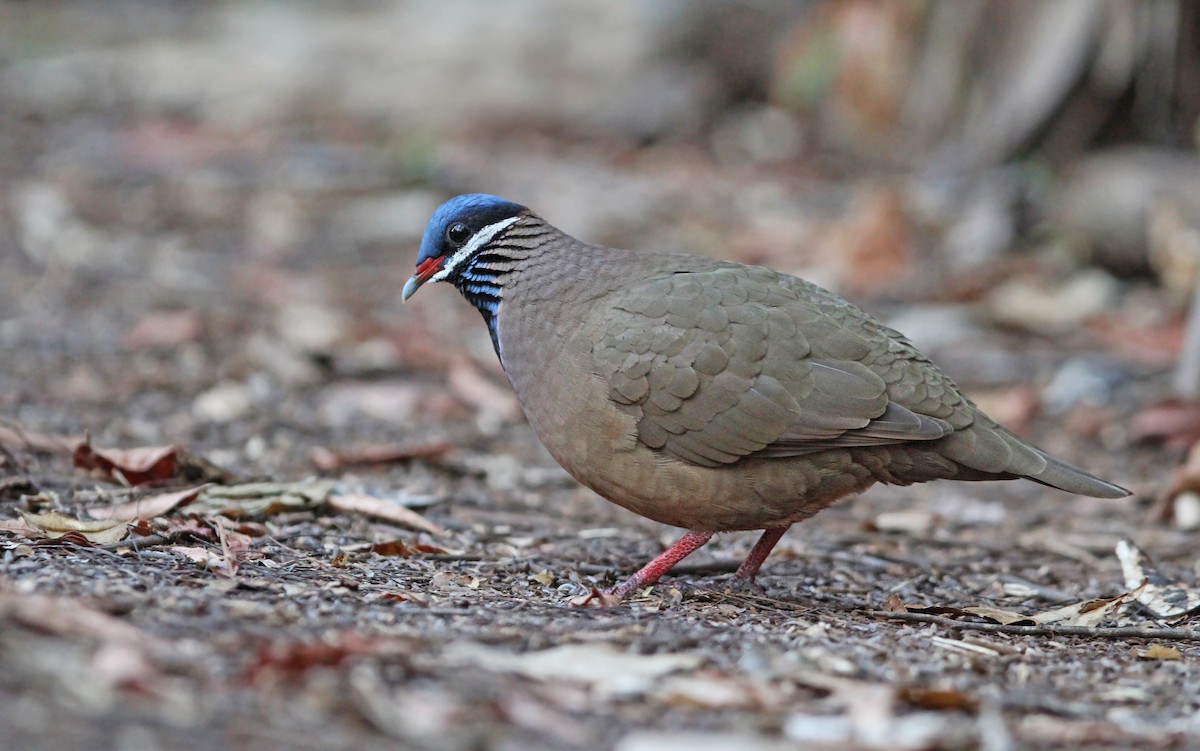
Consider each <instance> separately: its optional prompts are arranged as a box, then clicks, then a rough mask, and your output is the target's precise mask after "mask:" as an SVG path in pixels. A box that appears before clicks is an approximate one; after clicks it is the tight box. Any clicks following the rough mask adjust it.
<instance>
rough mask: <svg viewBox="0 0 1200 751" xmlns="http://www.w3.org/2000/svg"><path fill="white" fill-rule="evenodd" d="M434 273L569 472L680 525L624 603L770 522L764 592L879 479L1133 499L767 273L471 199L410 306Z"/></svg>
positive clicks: (859, 321)
mask: <svg viewBox="0 0 1200 751" xmlns="http://www.w3.org/2000/svg"><path fill="white" fill-rule="evenodd" d="M429 282H449V283H450V284H452V285H454V286H455V287H456V288H457V289H458V291H459V292H460V293H461V294H462V296H463V297H464V298H466V300H467V301H468V302H469V303H470V304H471V305H473V306H474V307H475V308H476V309H477V310H478V311H479V312H480V313H481V314H482V316H483V320H484V322H485V323H486V325H487V329H488V332H489V334H490V335H491V340H492V345H493V347H494V348H495V351H496V355H497V356H498V357H499V359H500V364H501V367H502V368H503V370H504V373H505V375H506V376H507V377H508V380H509V382H510V383H511V385H512V388H513V390H514V391H515V392H516V396H517V399H518V401H519V402H520V404H521V407H522V409H523V411H524V413H525V415H526V417H527V418H528V421H529V424H530V425H531V426H532V428H533V430H534V432H535V433H536V435H537V437H538V439H539V440H540V441H541V442H542V444H543V445H545V447H546V449H547V450H548V451H549V453H550V454H551V456H553V457H554V459H555V460H556V461H557V462H558V463H559V464H560V465H562V467H563V468H564V469H565V470H566V471H567V472H568V473H569V474H570V475H571V476H572V477H574V478H575V479H576V480H578V481H579V482H580V483H582V484H583V485H585V486H587V487H589V488H591V489H592V490H594V491H595V492H596V493H598V494H599V495H601V496H603V497H604V498H606V499H608V500H609V501H612V502H614V503H616V504H617V505H619V506H622V507H624V508H626V509H628V510H629V511H632V512H634V513H636V514H640V515H641V516H644V517H647V518H649V519H653V520H654V521H657V522H661V523H663V524H667V525H671V526H674V527H678V528H681V529H683V530H685V533H684V534H683V535H682V537H680V538H679V540H678V541H677V542H675V543H674V544H673V545H671V546H670V547H668V548H667V549H666V550H665V551H664V552H662V553H661V554H660V555H658V556H657V557H655V558H654V559H653V560H651V561H650V562H649V563H648V564H646V565H645V566H644V567H642V568H641V569H639V570H638V571H636V572H635V573H633V574H632V575H630V576H629V577H628V578H626V579H625V580H624V581H623V582H622V583H620V584H618V585H617V586H615V587H613V588H611V589H609V590H607V591H605V592H603V593H602V594H604V595H605V596H606V597H607V598H608V599H609V600H610V601H611V602H613V603H615V602H619V601H620V599H621V598H624V597H625V596H627V595H629V594H630V593H632V592H635V591H642V590H643V589H644V588H646V587H649V586H651V585H653V584H654V583H655V582H657V581H658V580H659V578H660V577H661V576H663V575H664V574H665V573H666V572H667V571H669V570H670V569H671V568H672V567H673V566H675V564H677V563H679V561H681V560H683V559H684V558H685V557H686V556H688V555H689V554H691V553H693V552H694V551H696V550H698V549H699V548H700V547H702V546H703V545H704V544H705V543H707V542H708V541H709V540H710V539H711V538H712V537H713V536H714V535H715V534H717V533H720V532H731V531H756V530H761V535H760V537H759V538H758V541H757V542H756V543H755V544H754V546H753V548H752V549H751V551H750V553H749V555H748V556H747V557H746V559H745V560H744V561H743V562H742V563H741V565H740V566H739V567H738V568H737V570H736V572H735V573H734V575H733V577H732V578H731V579H730V581H729V586H730V587H733V588H742V587H747V586H751V587H752V586H754V581H755V577H756V575H757V574H758V571H759V569H760V567H761V566H762V564H763V562H764V561H765V560H766V558H767V556H768V555H769V554H770V553H771V550H772V549H773V548H774V547H775V545H776V543H778V542H779V540H780V538H781V537H783V535H784V533H785V532H786V531H787V530H788V528H789V527H791V526H792V525H793V524H795V523H797V522H799V521H802V520H804V519H807V518H808V517H810V516H813V515H814V514H816V513H817V512H818V511H820V510H822V509H824V508H826V507H828V506H830V505H831V504H833V503H834V502H836V501H838V500H840V499H842V498H845V497H847V496H851V495H854V494H857V493H860V492H862V491H864V490H866V489H867V488H868V487H870V486H872V485H874V484H876V483H881V484H887V485H910V484H913V483H921V482H927V481H932V480H966V481H980V480H1010V479H1017V478H1025V479H1028V480H1032V481H1034V482H1037V483H1041V484H1042V485H1046V486H1049V487H1051V488H1057V489H1059V490H1063V491H1066V492H1068V493H1076V494H1080V495H1086V496H1092V497H1095V498H1120V497H1124V496H1127V495H1129V491H1128V490H1126V489H1125V488H1122V487H1120V486H1118V485H1115V484H1113V483H1110V482H1107V481H1105V480H1102V479H1100V478H1099V477H1096V476H1095V475H1092V474H1089V473H1088V472H1085V471H1083V470H1082V469H1079V468H1077V467H1074V466H1072V465H1070V464H1067V463H1066V462H1064V461H1061V460H1059V459H1056V458H1054V457H1052V456H1050V455H1049V454H1047V453H1046V452H1044V451H1042V450H1041V449H1038V448H1036V447H1034V446H1033V445H1031V444H1029V443H1027V442H1026V441H1024V440H1023V439H1021V438H1019V437H1017V436H1016V435H1015V434H1013V433H1012V432H1011V431H1009V430H1008V429H1006V428H1004V427H1003V426H1001V425H999V424H998V423H997V422H996V421H995V420H993V419H992V418H990V417H988V416H987V415H986V414H984V412H982V411H981V410H980V409H979V408H978V407H976V406H975V404H973V403H972V402H971V401H970V400H969V399H968V398H967V397H965V396H964V395H963V394H962V392H961V391H960V390H959V388H958V387H957V386H956V385H955V383H954V382H953V381H952V380H951V379H950V377H949V376H947V375H946V374H945V373H944V372H942V370H941V369H939V368H938V367H937V366H936V365H934V364H933V363H932V362H930V360H929V359H928V358H927V357H925V356H924V355H923V354H921V352H919V351H918V350H917V348H916V347H915V346H914V345H913V343H912V342H911V341H910V340H909V339H908V338H906V337H905V336H904V335H903V334H901V333H900V332H898V331H895V330H893V329H891V328H889V327H888V326H886V325H884V324H883V323H882V322H880V321H879V320H877V319H875V318H873V317H872V316H871V315H869V314H868V313H866V312H864V311H863V310H862V309H860V308H859V307H857V306H855V305H854V304H852V303H850V302H849V301H847V300H845V299H843V298H842V297H840V296H839V295H837V294H835V293H833V292H830V291H828V290H826V289H823V288H821V287H819V286H817V285H815V284H813V283H811V282H808V281H805V280H803V279H800V278H798V277H795V276H790V275H787V274H783V273H780V272H778V271H774V270H771V269H769V268H766V267H761V266H749V265H744V264H740V263H735V262H731V261H724V260H718V259H714V258H710V257H706V256H698V255H688V254H684V253H661V252H650V251H637V250H622V249H616V248H609V247H605V246H602V245H596V244H591V243H586V242H583V241H581V240H577V239H576V238H574V237H572V236H570V235H568V234H566V233H565V232H563V231H561V230H559V229H557V228H556V227H554V226H553V225H551V224H549V223H548V222H546V221H545V220H544V219H542V218H541V217H540V216H538V215H537V214H535V213H534V212H533V211H531V210H530V209H529V208H527V207H525V206H523V205H520V204H518V203H514V202H511V201H508V200H505V199H503V198H500V197H498V196H493V195H486V194H479V193H476V194H466V195H460V196H457V197H455V198H451V199H450V200H448V201H446V202H445V203H443V204H442V205H441V206H439V207H438V208H437V209H436V211H435V212H434V213H433V215H432V216H431V218H430V219H429V222H428V224H427V226H426V227H425V231H424V234H423V235H422V238H421V246H420V251H419V253H418V256H417V263H416V272H415V273H414V274H413V275H412V277H411V278H410V279H408V281H407V282H406V283H405V285H404V287H403V290H402V293H401V299H402V301H403V302H407V301H408V300H409V299H410V298H411V297H412V296H413V295H414V294H415V293H416V292H417V290H418V289H420V288H421V287H422V286H423V285H425V284H427V283H429ZM594 591H598V590H594Z"/></svg>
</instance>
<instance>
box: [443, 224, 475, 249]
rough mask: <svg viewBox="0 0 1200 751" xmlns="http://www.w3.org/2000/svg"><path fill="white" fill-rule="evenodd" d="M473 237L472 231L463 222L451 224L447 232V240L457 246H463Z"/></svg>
mask: <svg viewBox="0 0 1200 751" xmlns="http://www.w3.org/2000/svg"><path fill="white" fill-rule="evenodd" d="M470 236H471V230H469V229H467V225H465V224H463V223H462V222H457V223H456V224H451V225H450V227H449V228H448V229H447V230H446V239H447V240H449V241H450V242H452V243H454V244H455V245H462V244H463V243H465V242H466V241H467V238H469V237H470Z"/></svg>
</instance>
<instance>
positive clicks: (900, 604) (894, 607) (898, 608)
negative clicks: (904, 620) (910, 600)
mask: <svg viewBox="0 0 1200 751" xmlns="http://www.w3.org/2000/svg"><path fill="white" fill-rule="evenodd" d="M883 609H884V611H886V612H888V613H907V612H908V608H906V607H904V600H901V599H900V595H898V594H896V593H895V592H892V593H891V594H890V595H888V598H887V602H885V603H883Z"/></svg>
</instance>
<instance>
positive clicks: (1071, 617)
mask: <svg viewBox="0 0 1200 751" xmlns="http://www.w3.org/2000/svg"><path fill="white" fill-rule="evenodd" d="M1140 591H1141V588H1140V587H1139V588H1138V589H1135V590H1133V591H1131V592H1125V593H1123V594H1119V595H1117V596H1116V597H1110V598H1107V599H1099V600H1088V601H1086V602H1077V603H1074V604H1072V605H1065V606H1063V607H1061V608H1055V609H1054V610H1047V611H1045V612H1043V613H1038V614H1037V615H1035V616H1033V620H1034V622H1036V623H1038V624H1039V625H1045V624H1050V623H1053V624H1056V625H1059V626H1082V627H1084V628H1094V627H1096V626H1099V625H1100V624H1101V623H1103V622H1104V621H1105V620H1106V619H1108V618H1109V617H1110V616H1112V615H1114V614H1115V613H1116V612H1117V609H1119V608H1120V607H1121V606H1122V605H1124V604H1126V603H1128V602H1132V601H1133V600H1134V599H1135V598H1136V597H1137V596H1138V594H1139V592H1140Z"/></svg>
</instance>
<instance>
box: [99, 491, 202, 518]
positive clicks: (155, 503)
mask: <svg viewBox="0 0 1200 751" xmlns="http://www.w3.org/2000/svg"><path fill="white" fill-rule="evenodd" d="M203 489H204V486H200V487H198V488H190V489H188V490H180V491H176V492H174V493H161V494H159V495H152V496H148V497H146V498H142V499H140V500H137V501H130V502H128V503H119V504H117V505H115V506H104V507H102V508H93V509H88V510H87V513H88V516H90V517H92V518H93V519H118V520H121V521H133V520H134V519H153V518H154V517H156V516H162V515H163V514H166V513H168V512H170V511H173V510H174V509H175V508H177V507H179V506H183V505H187V504H188V503H191V502H192V501H194V500H195V499H196V496H198V495H199V494H200V491H201V490H203Z"/></svg>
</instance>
